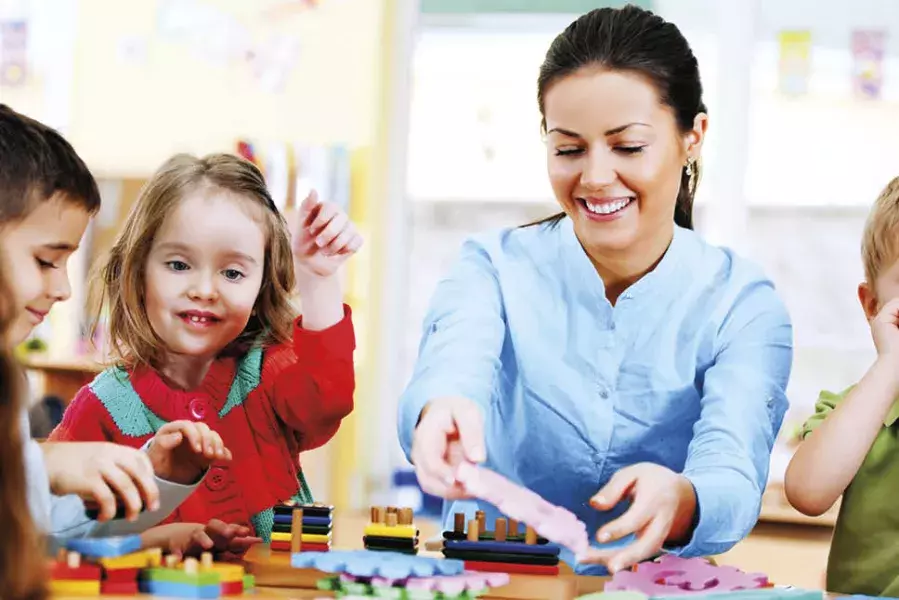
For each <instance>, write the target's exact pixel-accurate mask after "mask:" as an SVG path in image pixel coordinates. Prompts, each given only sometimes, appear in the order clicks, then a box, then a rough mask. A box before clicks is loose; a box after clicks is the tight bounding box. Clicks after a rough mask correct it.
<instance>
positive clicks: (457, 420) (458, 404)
mask: <svg viewBox="0 0 899 600" xmlns="http://www.w3.org/2000/svg"><path fill="white" fill-rule="evenodd" d="M411 455H412V464H414V465H415V474H416V476H417V477H418V483H419V485H421V487H422V489H423V490H424V491H425V492H427V493H428V494H431V495H434V496H439V497H441V498H446V499H448V500H457V499H459V498H465V497H466V496H465V494H464V493H463V492H462V488H461V487H460V486H459V485H458V484H457V483H456V479H455V475H454V470H455V467H456V466H457V465H458V464H459V463H460V462H462V461H463V460H468V461H469V462H473V463H481V462H484V460H486V458H487V453H486V451H485V450H484V418H483V416H482V414H481V409H480V408H479V407H478V405H477V404H475V403H474V402H473V401H471V400H469V399H467V398H460V397H449V398H437V399H435V400H431V401H430V402H428V403H427V404H426V405H425V407H424V408H423V409H422V411H421V417H420V418H419V421H418V426H417V427H416V428H415V433H414V434H413V436H412V453H411Z"/></svg>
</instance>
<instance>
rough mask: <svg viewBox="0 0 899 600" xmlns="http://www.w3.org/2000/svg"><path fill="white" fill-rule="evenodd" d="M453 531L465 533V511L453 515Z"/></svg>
mask: <svg viewBox="0 0 899 600" xmlns="http://www.w3.org/2000/svg"><path fill="white" fill-rule="evenodd" d="M453 533H455V534H460V533H465V513H456V514H455V515H453Z"/></svg>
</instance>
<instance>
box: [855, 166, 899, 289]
mask: <svg viewBox="0 0 899 600" xmlns="http://www.w3.org/2000/svg"><path fill="white" fill-rule="evenodd" d="M897 258H899V177H896V178H894V179H893V180H892V181H891V182H889V183H888V184H887V186H886V187H885V188H883V191H882V192H880V196H878V197H877V200H876V201H875V202H874V206H873V207H871V212H870V213H869V214H868V220H867V221H866V222H865V232H864V234H863V235H862V262H863V263H864V266H865V280H866V281H867V282H868V283H869V284H871V285H874V281H875V280H876V279H877V277H878V276H879V275H880V272H881V269H883V268H884V267H885V266H889V265H892V264H893V263H894V262H895V261H896V259H897Z"/></svg>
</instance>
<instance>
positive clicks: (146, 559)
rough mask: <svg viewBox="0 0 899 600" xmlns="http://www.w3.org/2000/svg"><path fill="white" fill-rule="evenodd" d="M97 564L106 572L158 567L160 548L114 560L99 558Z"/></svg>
mask: <svg viewBox="0 0 899 600" xmlns="http://www.w3.org/2000/svg"><path fill="white" fill-rule="evenodd" d="M173 558H174V557H173ZM97 562H98V563H99V564H100V566H101V567H103V568H104V569H106V570H107V571H109V570H116V569H145V568H147V567H158V566H160V565H161V564H162V548H151V549H149V550H142V551H141V552H135V553H133V554H126V555H125V556H116V557H114V558H100V559H98V560H97Z"/></svg>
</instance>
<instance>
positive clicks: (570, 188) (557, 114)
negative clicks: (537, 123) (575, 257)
mask: <svg viewBox="0 0 899 600" xmlns="http://www.w3.org/2000/svg"><path fill="white" fill-rule="evenodd" d="M544 116H545V120H546V131H547V159H546V162H547V168H548V171H549V178H550V182H551V184H552V188H553V192H554V193H555V196H556V200H557V201H558V202H559V204H560V205H561V206H562V209H563V210H564V211H565V212H566V213H567V214H568V216H569V217H570V218H571V220H572V222H573V223H574V229H575V232H576V233H577V236H578V239H579V240H580V242H581V244H582V245H583V246H584V248H585V249H586V250H587V252H588V253H589V254H590V255H591V257H593V258H594V259H596V258H597V257H601V256H611V255H620V254H622V253H628V252H638V251H640V250H641V249H642V248H653V247H655V246H656V245H657V244H653V241H658V240H663V241H664V243H665V244H667V242H668V241H670V239H671V235H672V232H673V224H674V207H675V203H676V200H677V193H678V189H679V187H680V182H681V173H682V172H683V168H684V165H685V164H686V162H687V159H688V157H698V156H699V150H700V147H701V144H702V138H703V135H704V132H705V124H706V116H705V115H704V114H701V115H699V116H698V117H697V119H696V123H695V126H694V129H693V130H691V131H689V132H687V133H686V134H684V133H682V132H681V131H680V130H679V129H678V127H677V122H676V120H675V117H674V112H673V111H672V110H671V108H669V107H668V106H666V105H664V104H662V103H661V102H660V101H659V96H658V93H657V91H656V88H655V86H654V85H653V84H652V83H651V82H650V81H649V80H648V79H646V78H645V77H643V76H641V75H639V74H637V73H633V72H623V71H609V70H605V69H602V68H598V67H585V68H582V69H580V70H578V71H576V72H574V73H573V74H571V75H568V76H566V77H564V78H562V79H560V80H558V81H556V82H554V83H553V84H551V85H550V87H549V88H548V89H547V91H546V93H545V95H544Z"/></svg>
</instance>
